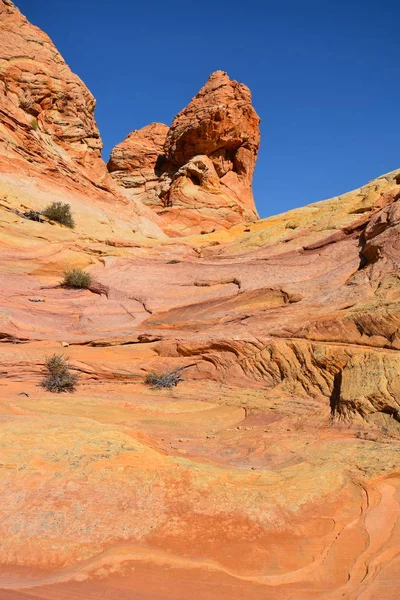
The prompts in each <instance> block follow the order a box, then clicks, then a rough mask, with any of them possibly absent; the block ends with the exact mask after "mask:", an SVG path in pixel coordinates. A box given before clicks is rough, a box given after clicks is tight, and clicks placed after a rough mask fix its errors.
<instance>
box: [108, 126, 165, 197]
mask: <svg viewBox="0 0 400 600" xmlns="http://www.w3.org/2000/svg"><path fill="white" fill-rule="evenodd" d="M167 132H168V127H167V125H164V124H163V123H151V125H147V126H146V127H143V128H142V129H139V130H135V131H132V133H130V134H129V135H128V137H127V138H125V140H124V141H123V142H121V143H120V144H118V145H117V146H115V148H114V149H113V150H112V152H111V156H110V160H109V162H108V165H107V168H108V170H109V172H110V173H111V175H112V176H113V178H114V179H115V180H116V181H117V182H118V183H120V184H121V185H122V186H123V187H124V188H125V190H129V194H130V195H135V196H136V195H140V199H141V201H142V202H143V203H144V204H150V205H151V204H156V201H155V198H154V193H152V191H153V190H154V188H155V185H156V183H157V182H158V180H159V174H157V161H158V158H159V156H160V155H161V154H162V152H163V147H164V142H165V138H166V135H167Z"/></svg>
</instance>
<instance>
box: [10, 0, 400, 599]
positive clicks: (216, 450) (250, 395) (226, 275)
mask: <svg viewBox="0 0 400 600" xmlns="http://www.w3.org/2000/svg"><path fill="white" fill-rule="evenodd" d="M0 7H1V10H2V15H1V16H2V20H1V21H0V27H3V32H4V31H5V25H4V24H5V23H6V24H7V27H10V23H14V24H15V22H17V21H18V23H20V24H21V33H22V34H23V37H26V41H27V44H28V43H30V41H29V40H31V39H35V40H38V45H39V46H40V40H41V37H40V35H42V34H40V32H39V34H40V35H39V34H38V33H37V30H36V28H33V27H32V26H29V25H28V24H27V22H26V21H25V20H24V19H23V17H21V16H20V15H19V13H18V12H17V11H16V9H15V8H14V7H13V5H12V3H10V2H9V1H8V0H7V1H6V0H2V3H1V4H0ZM3 17H4V18H3ZM13 27H14V25H13ZM26 27H28V29H26ZM13 35H15V36H17V33H16V30H15V31H14V33H13ZM38 35H39V37H37V36H38ZM35 36H36V37H35ZM6 39H7V40H8V39H11V37H10V38H8V37H7V36H5V35H4V36H2V38H1V41H2V42H3V41H4V40H6ZM21 39H22V38H21ZM46 39H47V38H46ZM5 43H6V46H7V44H8V42H5ZM15 43H16V44H17V43H18V42H17V41H16V42H15ZM21 43H22V42H21ZM28 47H29V45H28ZM21 51H22V47H21V49H20V48H19V47H17V49H16V51H15V56H14V58H15V59H16V61H15V62H16V63H17V64H19V61H20V60H21V59H20V58H19V57H20V55H21ZM7 52H9V54H10V50H7V51H5V53H4V54H7ZM0 55H2V54H1V53H0ZM55 57H56V65H57V64H58V62H57V61H58V59H57V55H56V54H55ZM35 60H36V59H35ZM12 64H13V59H8V62H7V68H6V70H5V72H6V74H7V82H9V85H10V86H11V87H12V86H13V85H14V86H15V88H13V89H15V92H12V93H11V96H10V97H8V92H7V89H8V88H7V86H5V87H6V88H7V89H6V91H5V92H4V94H5V96H4V102H5V103H7V105H5V104H2V105H1V108H0V111H1V112H0V447H1V460H0V498H1V503H0V539H1V544H0V596H1V599H2V600H3V598H4V600H16V599H17V598H18V599H19V598H22V597H23V598H32V599H33V598H43V599H44V598H47V599H50V598H51V600H57V599H61V598H74V599H75V598H76V599H78V598H96V599H98V600H115V597H116V593H117V596H120V597H121V598H122V597H127V598H128V597H129V598H130V597H131V596H132V590H134V591H135V594H136V595H135V598H136V597H137V598H141V600H153V599H154V598H157V600H177V599H178V598H179V599H186V598H188V597H193V598H195V599H196V600H232V599H233V598H235V599H236V598H243V599H244V598H245V599H246V600H276V598H280V599H282V600H293V599H294V598H296V599H298V598H299V599H300V598H301V599H302V600H308V599H310V600H311V599H312V600H326V599H327V598H330V599H332V600H334V599H335V600H336V599H339V598H340V599H346V600H355V599H356V598H357V599H360V600H361V599H363V600H364V599H365V600H366V599H367V598H368V600H381V599H384V600H389V599H390V600H397V598H398V597H399V590H400V578H399V572H400V571H399V559H398V557H399V555H400V554H399V552H400V544H399V540H400V477H399V472H398V466H399V452H400V413H399V411H400V403H399V397H400V384H399V377H398V373H399V370H400V359H399V356H398V355H399V350H400V267H399V264H400V250H399V248H400V213H399V202H400V172H399V171H396V172H393V173H388V174H386V175H384V176H382V177H380V178H378V179H376V180H374V181H372V182H370V183H369V184H367V185H365V186H363V187H362V188H360V189H358V190H355V191H353V192H350V193H348V194H343V195H342V196H340V197H337V198H332V199H330V200H325V201H324V202H321V203H314V204H313V205H310V206H307V207H304V208H298V209H295V210H292V211H289V212H288V213H285V214H281V215H278V216H276V217H270V218H269V219H266V220H264V221H257V222H253V223H250V222H241V223H240V224H237V225H234V226H232V222H234V219H235V218H236V215H238V213H237V212H236V211H237V207H236V208H235V210H233V208H232V206H235V205H234V204H233V203H232V202H233V201H232V198H233V196H230V195H228V194H227V195H226V196H224V193H225V192H223V190H224V188H226V187H227V186H226V181H227V179H228V180H229V177H231V178H232V177H233V178H234V175H235V170H234V168H232V170H229V169H231V166H232V165H234V163H235V162H236V164H239V163H240V161H241V160H242V162H243V170H244V171H246V166H245V163H246V160H247V159H246V158H241V157H242V155H243V152H242V148H243V147H242V146H240V147H238V148H237V150H236V152H235V153H234V159H232V157H231V156H230V155H229V156H228V155H226V154H221V153H220V154H216V153H215V152H219V150H218V149H217V150H215V144H216V142H217V139H216V138H215V139H214V138H213V134H212V133H210V132H212V131H213V127H214V125H212V126H211V125H210V129H207V132H208V133H207V135H208V136H209V139H208V141H209V144H208V145H201V144H199V145H198V146H196V148H195V149H193V147H192V149H191V150H188V151H187V154H186V153H185V152H186V150H185V151H184V148H189V147H191V145H192V146H193V144H194V140H193V139H192V137H191V134H190V135H189V133H188V137H187V138H186V134H185V131H186V125H185V127H184V126H183V125H182V128H181V129H180V130H179V131H180V132H181V133H179V132H178V129H179V127H178V125H177V128H176V129H175V130H174V132H173V133H172V134H171V136H172V139H174V140H175V142H176V143H175V142H174V143H173V144H172V143H171V146H170V147H169V150H168V151H169V152H170V154H168V157H167V156H166V155H165V154H161V155H160V154H159V153H160V152H161V148H162V152H164V148H165V147H166V146H165V141H164V135H165V134H167V135H169V134H168V132H166V126H162V125H159V124H154V125H152V126H150V127H149V128H145V129H144V130H141V131H140V132H135V134H133V135H132V136H131V137H130V141H129V143H128V142H127V143H126V144H121V146H120V147H119V148H118V150H115V152H114V154H113V159H112V160H113V162H112V164H113V166H114V167H115V169H114V171H113V173H114V175H115V177H116V179H118V177H119V181H120V182H122V184H124V185H125V184H126V187H124V188H123V186H122V185H121V186H120V189H124V190H125V192H126V193H128V192H129V193H131V196H130V197H129V199H127V198H126V196H124V197H122V196H120V195H118V193H117V192H116V191H115V190H114V189H113V188H112V186H113V185H115V184H113V183H112V182H111V183H110V188H109V191H107V190H105V189H101V188H99V184H98V179H96V178H95V177H94V172H95V171H96V169H94V170H90V169H87V164H89V163H90V164H91V159H90V158H88V156H89V157H90V156H93V157H96V149H93V152H92V153H91V151H89V149H88V148H89V142H87V140H89V139H91V136H90V127H89V129H88V130H86V129H85V127H86V125H85V121H86V120H87V119H89V120H90V118H89V116H88V115H89V113H90V110H89V109H88V110H89V113H87V114H86V116H85V115H82V119H83V120H82V125H81V126H79V129H80V130H82V131H83V129H85V131H86V132H87V134H88V136H87V137H82V138H81V142H82V141H83V143H82V147H83V155H82V157H81V158H82V161H81V160H80V158H79V157H78V156H77V155H76V154H75V151H76V148H75V142H76V141H77V140H75V141H73V142H72V145H71V146H70V142H69V141H68V135H67V134H66V133H65V132H64V130H63V131H58V130H55V131H53V132H52V133H50V132H47V133H44V131H43V130H42V129H41V128H42V127H45V122H46V123H47V121H48V119H47V116H48V115H47V113H46V111H47V110H50V109H46V108H44V107H41V109H39V108H38V107H37V106H36V105H37V104H38V105H40V106H41V103H40V102H39V103H38V102H36V101H35V103H34V104H35V106H36V107H34V109H33V110H35V111H36V110H37V111H39V112H38V113H37V114H38V119H39V118H40V115H42V117H43V123H39V122H38V129H37V131H35V130H34V129H33V128H32V126H31V124H30V122H29V119H30V118H31V116H33V115H31V114H30V113H29V112H27V111H26V110H24V109H23V108H21V106H20V104H19V102H20V101H19V95H18V94H19V85H21V86H22V87H23V86H24V85H25V78H27V77H28V75H27V72H25V71H24V73H25V75H24V76H23V77H22V80H21V82H20V83H18V84H17V83H16V82H18V81H19V79H18V77H17V76H14V75H13V76H12V77H11V76H10V72H9V69H11V73H13V69H12V67H11V65H12ZM43 64H44V63H43ZM32 68H33V67H32ZM36 68H39V67H38V66H35V69H36ZM51 68H53V67H51V65H50V66H49V69H51ZM54 68H56V67H54ZM40 72H41V71H40ZM66 73H67V71H66ZM69 77H70V76H69V75H68V73H67V74H66V75H65V78H66V79H67V80H69ZM220 77H222V76H220V75H218V77H217V78H216V79H218V78H220ZM31 79H32V78H31ZM222 79H223V80H224V81H225V77H222ZM74 81H75V79H74ZM32 82H33V83H32ZM35 82H36V80H35V79H34V77H33V79H32V81H31V83H32V86H33V89H36V83H35ZM3 84H4V85H5V79H2V85H3ZM76 85H78V83H77V84H76ZM207 85H208V84H207ZM227 85H228V84H227ZM28 87H29V86H28ZM206 87H207V86H206ZM224 87H225V84H223V85H222V86H221V87H218V86H217V85H216V84H215V86H214V84H212V85H211V84H210V86H209V92H207V94H206V96H207V95H210V97H211V96H212V97H214V99H215V97H219V96H218V94H220V93H221V90H223V88H224ZM233 88H234V89H237V88H236V86H235V85H233ZM74 89H77V88H74ZM3 91H4V90H3ZM6 92H7V93H6ZM239 92H240V89H239ZM239 92H238V93H239ZM242 92H243V90H242ZM242 92H240V93H242ZM232 93H233V92H232ZM235 93H236V92H235ZM243 93H244V96H245V95H246V94H245V92H243ZM77 94H78V92H77ZM82 94H83V95H84V92H83V91H82ZM35 98H36V96H35ZM36 99H37V100H39V96H38V97H37V98H36ZM245 100H246V98H245V97H244V99H243V102H245ZM195 101H196V99H195V100H194V101H193V103H195ZM74 102H77V103H78V104H79V94H78V95H77V96H76V97H75V100H74ZM89 105H90V101H89V104H88V106H89ZM211 105H213V104H212V103H211V104H210V106H211ZM74 110H75V109H73V108H72V107H71V111H72V112H74ZM232 110H233V106H232ZM40 111H41V112H40ZM183 112H185V111H183ZM195 112H196V111H194V113H193V114H195ZM60 114H61V113H60ZM193 114H192V116H191V117H190V119H191V120H192V121H193V122H195V119H194V118H193V119H192V117H193ZM68 115H69V109H68V114H67V113H66V114H65V115H64V116H63V119H64V117H65V124H63V125H62V127H65V128H66V130H68V128H69V125H68V123H69V121H68V119H69V118H70V117H69V116H68ZM71 118H72V117H71ZM227 118H228V117H227ZM204 119H205V121H206V122H208V123H211V124H212V123H213V122H214V121H213V119H214V117H213V118H211V117H210V119H209V120H208V121H207V118H206V117H204ZM87 122H89V121H87ZM184 122H185V121H184V119H183V120H182V123H184ZM63 123H64V121H63ZM220 123H221V122H220V121H218V119H217V121H216V125H215V126H216V127H219V124H220ZM214 124H215V123H214ZM231 125H232V128H233V129H234V125H235V123H233V122H232V123H231ZM199 126H200V125H199ZM60 127H61V125H60ZM178 133H179V135H178ZM220 135H221V137H222V138H224V132H223V130H221V131H220ZM232 136H233V138H235V139H236V140H237V141H240V140H242V137H240V132H239V133H238V132H236V133H235V132H234V131H233V134H232ZM186 139H188V140H191V141H190V144H189V142H188V146H185V144H183V142H182V140H186ZM10 140H13V144H11V142H10ZM185 143H186V142H185ZM224 144H225V142H224ZM224 147H225V146H224ZM213 148H214V149H213ZM244 150H246V153H245V154H244V156H245V157H246V156H247V157H249V154H248V153H247V151H250V152H251V148H249V147H245V148H244ZM192 151H193V152H195V155H194V156H190V154H191V153H192ZM232 152H233V150H232ZM180 153H181V154H180ZM160 156H163V157H164V158H162V159H160V158H157V157H160ZM85 157H86V158H87V163H86V158H85ZM221 157H222V158H221ZM155 158H157V160H156V169H157V172H156V173H155V175H156V176H157V178H158V180H157V181H155V180H154V174H153V161H154V159H155ZM95 161H99V162H98V163H97V164H99V165H100V164H101V162H100V159H97V158H96V159H95ZM172 161H175V163H173V162H172ZM80 162H82V163H84V164H83V166H82V165H81V164H80ZM180 163H182V164H180ZM249 164H250V163H249ZM85 165H86V166H85ZM103 169H104V165H103ZM250 170H251V169H250ZM239 171H240V169H239V168H238V170H237V173H236V174H238V173H239ZM248 172H250V171H248ZM90 173H92V175H90ZM135 173H136V175H135ZM138 174H141V177H142V178H143V179H142V180H140V182H139V184H138V187H137V188H135V187H129V185H130V184H129V178H132V179H131V183H132V184H133V185H134V184H135V183H138V182H137V181H136V180H135V179H134V177H136V176H137V175H138ZM90 177H94V179H93V181H96V182H97V183H93V182H92V180H91V179H90ZM143 180H144V181H143ZM243 181H244V180H243ZM153 184H156V185H155V187H154V188H152V187H151V186H153ZM107 185H108V183H107ZM232 185H233V184H232ZM243 185H244V183H243ZM146 186H147V187H146ZM156 186H160V189H159V193H158V192H157V193H158V195H156V190H157V187H156ZM233 187H234V185H233ZM149 188H151V189H149ZM135 190H136V191H138V190H139V191H140V193H139V194H136V195H135V194H134V193H133V192H134V191H135ZM150 191H153V192H154V195H153V198H154V208H151V209H150V208H149V207H146V206H143V203H142V201H140V203H139V202H138V201H137V198H138V197H139V196H140V195H141V194H143V195H145V194H147V196H146V197H149V198H150V197H151V195H150V193H149V192H150ZM157 198H158V200H157ZM52 200H60V201H67V202H68V203H70V204H71V207H72V210H73V214H74V218H75V220H76V223H77V225H76V228H75V230H70V229H67V228H65V227H62V226H60V225H58V224H55V223H50V222H48V221H46V220H45V221H44V222H38V221H31V220H28V219H26V218H24V213H23V211H25V210H28V211H29V210H35V209H38V208H41V207H42V206H43V205H45V204H48V203H49V202H50V201H52ZM160 203H161V204H162V209H160ZM196 203H197V204H196ZM171 204H172V206H171ZM216 206H218V208H216ZM139 209H140V210H141V211H142V212H140V210H139ZM155 211H159V212H161V213H162V214H161V216H160V217H159V222H163V223H164V226H167V225H166V224H168V222H169V221H168V219H170V225H169V228H170V231H171V233H175V234H176V233H177V232H179V233H180V237H179V238H176V239H168V238H167V236H165V235H164V237H163V236H162V232H161V230H160V229H159V227H157V224H156V223H155V222H154V219H156V218H157V217H156V215H155ZM149 214H150V215H152V218H150V217H148V216H146V215H149ZM195 214H197V216H195ZM174 218H175V219H176V221H177V222H178V223H179V224H178V225H176V224H174V222H173V219H174ZM238 218H244V216H243V215H242V216H241V215H240V214H239V216H238ZM196 219H197V221H196ZM205 223H206V225H207V227H210V228H212V227H213V223H216V224H217V225H218V227H219V228H220V229H221V230H220V231H216V232H214V233H210V234H207V235H203V236H193V235H190V236H187V237H184V236H182V233H184V231H187V232H188V233H191V232H193V231H194V230H196V228H198V227H200V224H201V226H203V227H204V224H205ZM221 223H222V225H221ZM185 228H186V229H185ZM76 267H80V268H85V269H87V270H88V271H89V272H90V275H91V277H92V285H91V287H90V289H87V290H75V289H68V288H64V287H62V286H60V280H61V279H62V276H63V272H64V269H70V268H76ZM60 352H61V353H63V354H64V355H65V356H67V357H68V360H69V362H70V364H71V369H72V371H73V372H74V373H76V374H79V384H78V387H77V390H76V392H75V393H74V394H72V393H71V394H70V393H68V394H67V393H66V394H62V395H61V394H60V395H59V396H57V395H54V394H51V393H50V392H49V391H47V390H45V389H44V388H43V387H42V386H41V381H42V379H43V376H44V372H43V371H44V365H45V362H46V358H47V357H48V356H50V355H52V354H53V353H60ZM175 370H178V371H179V373H180V379H181V380H182V381H180V383H179V385H178V386H177V387H176V388H173V389H167V390H165V389H158V390H155V389H151V388H149V386H148V385H145V381H144V380H145V375H146V374H147V373H150V372H158V373H165V372H170V371H175ZM388 582H389V584H390V585H389V586H388Z"/></svg>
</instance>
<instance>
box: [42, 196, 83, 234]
mask: <svg viewBox="0 0 400 600" xmlns="http://www.w3.org/2000/svg"><path fill="white" fill-rule="evenodd" d="M42 215H44V216H45V217H47V218H48V219H50V221H56V222H57V223H61V225H65V226H66V227H69V228H70V229H73V228H74V227H75V222H74V219H73V218H72V213H71V207H70V205H69V204H66V203H65V202H52V203H51V204H49V206H46V208H45V209H44V210H43V211H42Z"/></svg>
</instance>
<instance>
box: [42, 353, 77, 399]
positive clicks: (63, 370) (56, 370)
mask: <svg viewBox="0 0 400 600" xmlns="http://www.w3.org/2000/svg"><path fill="white" fill-rule="evenodd" d="M45 368H46V376H45V378H44V379H43V381H42V386H43V387H44V388H45V389H46V390H48V391H49V392H53V393H54V394H59V393H61V392H73V391H75V388H76V385H77V381H78V375H77V374H75V373H71V372H70V365H69V363H68V361H67V360H66V358H65V357H64V356H63V355H62V354H53V356H48V357H47V358H46V365H45Z"/></svg>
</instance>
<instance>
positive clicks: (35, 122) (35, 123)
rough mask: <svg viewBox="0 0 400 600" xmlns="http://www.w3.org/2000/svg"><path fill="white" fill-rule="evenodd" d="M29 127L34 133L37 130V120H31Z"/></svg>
mask: <svg viewBox="0 0 400 600" xmlns="http://www.w3.org/2000/svg"><path fill="white" fill-rule="evenodd" d="M31 127H32V129H34V130H35V131H37V128H38V120H37V119H32V121H31Z"/></svg>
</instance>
